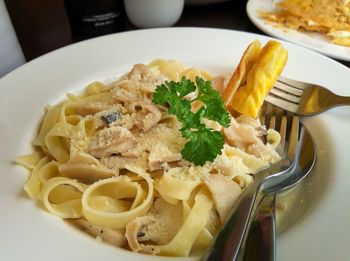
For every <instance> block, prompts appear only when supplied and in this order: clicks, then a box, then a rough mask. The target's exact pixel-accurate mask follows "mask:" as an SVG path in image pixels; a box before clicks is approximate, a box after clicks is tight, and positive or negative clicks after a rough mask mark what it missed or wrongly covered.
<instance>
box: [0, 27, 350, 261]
mask: <svg viewBox="0 0 350 261" xmlns="http://www.w3.org/2000/svg"><path fill="white" fill-rule="evenodd" d="M256 38H258V39H260V40H261V41H262V42H263V43H265V42H266V41H267V40H268V39H269V38H268V37H264V36H261V35H254V34H248V33H242V32H236V31H229V30H217V29H199V28H196V29H194V28H171V29H153V30H140V31H134V32H128V33H121V34H115V35H110V36H106V37H101V38H96V39H93V40H90V41H85V42H81V43H78V44H75V45H72V46H69V47H66V48H62V49H60V50H57V51H55V52H52V53H50V54H48V55H45V56H43V57H40V58H38V59H36V60H34V61H32V62H30V63H28V64H26V65H24V66H22V67H20V68H18V69H16V70H15V71H14V72H12V73H10V74H8V75H7V76H5V77H3V78H2V79H1V80H0V90H1V95H0V148H1V149H0V173H1V182H0V221H1V222H0V247H1V251H0V260H22V259H23V260H24V259H25V260H35V261H37V260H46V259H47V260H50V261H53V260H104V261H109V260H113V261H114V260H164V259H167V260H170V259H172V258H164V257H151V256H146V255H139V254H134V253H131V252H128V251H126V250H121V249H118V248H115V247H111V246H108V245H105V244H101V243H98V242H96V241H95V240H93V239H92V238H90V237H88V236H85V235H84V234H83V233H81V232H78V231H76V230H74V229H72V228H71V227H69V226H68V225H67V224H65V223H64V222H63V221H62V220H60V219H59V218H56V217H54V216H52V215H50V214H48V213H47V212H46V211H44V210H42V209H41V208H40V207H39V206H38V205H36V204H35V203H34V202H33V201H32V200H30V199H29V198H28V197H27V196H26V195H25V193H24V192H23V190H22V186H23V184H24V182H25V180H26V178H27V176H28V175H27V173H26V171H25V170H24V169H23V168H21V167H19V166H16V165H14V164H13V163H12V159H13V158H14V157H15V156H17V155H22V154H25V153H29V152H30V151H31V147H30V145H29V143H30V141H31V139H32V138H33V136H34V134H35V130H36V127H37V123H38V121H39V120H40V117H41V116H42V115H43V108H44V107H45V105H47V104H50V103H53V102H55V101H56V100H57V99H58V98H61V97H63V96H64V95H65V93H67V92H68V91H72V90H74V89H79V88H82V87H83V86H85V85H86V84H88V83H89V82H91V81H94V80H98V79H106V78H109V77H112V76H113V75H118V74H120V73H123V72H126V71H127V70H129V69H130V68H131V66H132V65H133V64H135V63H140V62H145V63H147V62H149V61H151V60H152V59H155V58H159V57H161V58H171V59H177V60H180V61H182V62H184V63H185V64H187V65H192V66H197V67H200V68H204V69H206V70H208V71H211V72H213V73H214V74H215V73H230V72H231V71H232V70H233V68H234V67H235V66H236V65H237V63H238V61H239V59H240V57H241V55H242V52H243V50H244V49H245V48H246V46H247V45H248V44H249V43H250V42H252V41H253V40H254V39H256ZM284 46H285V47H286V48H287V49H288V51H289V61H288V63H287V66H286V68H285V70H284V73H283V74H284V75H285V76H288V77H291V78H295V79H299V80H305V81H311V82H316V83H319V84H322V85H324V86H328V87H329V88H332V90H333V91H335V92H337V93H339V94H343V95H350V89H349V86H350V77H349V76H350V71H349V69H348V68H346V67H345V66H343V65H341V64H339V63H337V62H335V61H333V60H331V59H329V58H327V57H325V56H322V55H319V54H317V53H315V52H310V51H308V50H306V49H304V48H301V47H298V46H295V45H293V44H290V43H286V42H285V43H284ZM349 116H350V108H349V107H342V108H337V109H333V110H331V111H329V112H327V113H324V114H323V115H319V116H315V117H312V118H308V119H305V121H304V122H305V125H306V126H307V127H308V128H309V129H310V131H311V133H312V135H313V136H314V138H315V141H316V143H317V152H318V154H319V155H318V163H317V168H316V170H315V171H314V172H315V173H314V174H315V175H313V178H312V179H311V180H309V181H308V183H307V184H306V186H304V190H305V191H306V192H307V193H309V194H311V200H309V199H307V198H305V200H304V201H302V203H297V204H299V206H300V209H303V206H308V207H307V208H304V209H305V210H304V211H303V212H304V213H303V217H302V218H301V219H299V220H298V222H297V223H296V224H294V225H293V226H292V227H290V228H289V229H288V230H287V231H286V232H285V233H283V234H282V235H281V236H279V237H278V242H277V243H278V244H277V254H278V258H279V260H284V261H288V260H293V261H294V260H345V259H346V258H348V257H349V256H350V248H349V242H350V226H349V220H350V207H349V206H348V203H347V202H348V199H349V198H350V176H349V169H350V166H349V162H350V161H349V156H348V155H349V153H350V139H349V138H348V137H349V133H350V121H349ZM298 208H299V207H298ZM291 222H294V221H293V220H291ZM187 259H191V260H192V259H198V258H187ZM172 260H173V259H172ZM176 260H179V259H176Z"/></svg>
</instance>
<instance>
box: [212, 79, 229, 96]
mask: <svg viewBox="0 0 350 261" xmlns="http://www.w3.org/2000/svg"><path fill="white" fill-rule="evenodd" d="M225 82H226V78H225V77H224V76H216V77H214V78H213V79H212V80H211V85H212V86H213V88H214V89H215V90H217V91H218V92H219V93H220V94H221V95H223V94H224V91H225Z"/></svg>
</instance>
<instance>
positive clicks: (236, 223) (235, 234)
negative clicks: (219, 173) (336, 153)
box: [202, 160, 293, 261]
mask: <svg viewBox="0 0 350 261" xmlns="http://www.w3.org/2000/svg"><path fill="white" fill-rule="evenodd" d="M292 166H293V165H291V164H290V161H289V160H282V161H279V162H277V163H276V164H274V165H272V166H271V167H270V168H267V169H265V170H262V171H261V172H259V173H258V174H256V175H255V180H254V182H253V183H252V184H250V185H249V186H248V187H247V188H246V189H245V190H244V191H243V193H242V195H241V196H240V198H239V199H238V201H237V202H236V204H235V207H234V208H233V209H232V211H231V214H230V215H229V218H228V220H226V223H225V224H224V225H223V227H222V229H221V230H220V231H219V233H218V234H217V236H216V238H215V239H214V243H213V244H212V246H211V247H210V249H209V250H208V252H207V253H206V254H205V255H204V257H203V258H202V260H206V261H208V260H210V261H217V260H220V261H232V260H237V258H238V257H239V254H240V248H241V246H242V243H243V241H244V239H245V234H246V231H247V228H248V227H249V225H250V223H251V222H252V213H253V210H254V209H256V207H257V204H256V199H257V196H258V194H259V193H261V191H262V190H261V185H262V184H263V183H264V181H266V179H267V178H270V177H273V176H279V175H283V174H284V173H287V172H288V171H289V170H290V169H291V168H292Z"/></svg>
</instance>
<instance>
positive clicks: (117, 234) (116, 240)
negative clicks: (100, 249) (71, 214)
mask: <svg viewBox="0 0 350 261" xmlns="http://www.w3.org/2000/svg"><path fill="white" fill-rule="evenodd" d="M68 222H70V223H72V224H73V225H74V226H76V227H78V228H79V229H80V230H82V231H85V232H87V233H88V234H89V235H91V236H93V237H95V238H99V239H101V240H102V241H104V242H107V243H109V244H112V245H114V246H119V247H123V246H125V244H126V238H125V236H124V229H112V228H107V227H101V226H97V225H94V224H92V223H90V222H89V221H87V220H85V219H68Z"/></svg>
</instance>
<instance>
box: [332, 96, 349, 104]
mask: <svg viewBox="0 0 350 261" xmlns="http://www.w3.org/2000/svg"><path fill="white" fill-rule="evenodd" d="M334 103H335V104H336V105H337V106H341V105H350V97H349V96H338V97H337V98H335V99H334Z"/></svg>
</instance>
